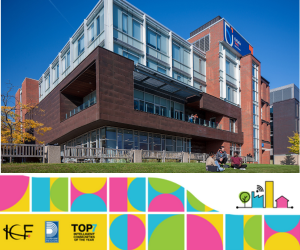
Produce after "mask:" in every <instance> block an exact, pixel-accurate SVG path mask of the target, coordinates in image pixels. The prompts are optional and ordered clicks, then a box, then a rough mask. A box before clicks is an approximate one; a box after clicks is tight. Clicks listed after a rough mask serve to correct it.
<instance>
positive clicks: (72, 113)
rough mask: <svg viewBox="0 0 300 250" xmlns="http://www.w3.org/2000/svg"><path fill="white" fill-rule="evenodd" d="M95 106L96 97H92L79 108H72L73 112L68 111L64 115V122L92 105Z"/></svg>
mask: <svg viewBox="0 0 300 250" xmlns="http://www.w3.org/2000/svg"><path fill="white" fill-rule="evenodd" d="M94 104H96V97H92V98H91V99H89V100H88V101H86V102H84V103H83V104H81V105H80V106H78V107H76V108H74V109H73V110H70V111H69V112H67V113H66V120H67V119H68V118H70V117H72V116H73V115H76V114H78V113H79V112H81V111H83V110H85V109H87V108H89V107H91V106H92V105H94Z"/></svg>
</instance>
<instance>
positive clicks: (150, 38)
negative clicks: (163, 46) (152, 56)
mask: <svg viewBox="0 0 300 250" xmlns="http://www.w3.org/2000/svg"><path fill="white" fill-rule="evenodd" d="M147 43H148V45H150V46H152V47H154V48H156V34H155V33H154V32H153V31H152V30H149V29H148V36H147Z"/></svg>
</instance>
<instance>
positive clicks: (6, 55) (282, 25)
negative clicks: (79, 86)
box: [1, 0, 299, 93]
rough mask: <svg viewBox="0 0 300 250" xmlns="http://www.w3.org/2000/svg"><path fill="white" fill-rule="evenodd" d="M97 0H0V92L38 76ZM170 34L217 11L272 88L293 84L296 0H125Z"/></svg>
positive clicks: (296, 70)
mask: <svg viewBox="0 0 300 250" xmlns="http://www.w3.org/2000/svg"><path fill="white" fill-rule="evenodd" d="M97 2H98V0H84V1H82V0H81V1H78V0H72V1H71V0H27V1H23V0H22V1H21V0H14V1H11V0H2V1H1V4H2V6H1V91H2V92H3V93H4V92H6V90H7V86H6V84H5V83H6V82H8V81H10V82H11V83H12V84H13V85H14V86H16V88H15V91H16V90H17V89H18V88H19V87H20V86H21V84H22V82H23V80H24V79H25V77H28V78H33V79H37V80H38V79H39V78H40V77H41V76H42V74H43V73H44V72H45V70H46V69H47V68H48V66H49V65H50V63H52V61H53V60H54V59H55V57H56V56H57V55H58V53H59V52H60V51H61V49H62V48H63V47H64V46H65V44H66V43H67V42H68V40H69V39H70V37H71V36H72V35H73V34H74V32H75V31H76V30H77V28H78V27H79V26H80V24H81V23H82V22H83V20H84V19H85V18H86V17H87V16H88V14H89V13H90V12H91V10H92V9H93V7H94V6H95V5H96V3H97ZM129 2H130V3H131V4H133V5H134V6H136V7H137V8H139V9H140V10H142V11H144V12H145V13H147V14H148V15H150V16H151V17H153V18H154V19H156V20H157V21H159V22H160V23H162V24H163V25H165V26H166V27H168V28H169V29H171V30H172V31H173V32H175V33H177V34H178V35H180V36H181V37H183V38H185V39H188V38H189V36H190V32H192V31H194V30H195V29H197V28H198V27H200V26H202V25H203V24H205V23H206V22H208V21H210V20H211V19H213V18H215V17H216V16H218V15H220V16H221V17H224V18H225V19H226V20H227V21H228V22H229V23H230V24H231V25H232V26H233V27H234V28H235V29H236V30H237V31H238V32H239V33H240V34H241V35H242V36H243V37H244V38H245V39H247V41H248V42H249V43H250V44H251V45H252V46H253V48H254V56H255V57H256V58H257V59H258V60H259V61H260V62H261V74H262V76H263V77H265V78H266V79H267V80H268V81H270V86H271V89H272V88H276V87H280V86H283V85H287V84H290V83H295V84H296V85H297V86H299V1H298V0H286V1H284V4H283V1H279V0H259V1H257V0H252V1H224V0H214V1H204V0H185V1H179V0H148V1H146V0H129Z"/></svg>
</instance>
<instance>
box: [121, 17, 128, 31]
mask: <svg viewBox="0 0 300 250" xmlns="http://www.w3.org/2000/svg"><path fill="white" fill-rule="evenodd" d="M122 21H123V22H122V29H123V32H125V33H126V34H127V33H128V16H127V15H126V14H124V13H123V14H122Z"/></svg>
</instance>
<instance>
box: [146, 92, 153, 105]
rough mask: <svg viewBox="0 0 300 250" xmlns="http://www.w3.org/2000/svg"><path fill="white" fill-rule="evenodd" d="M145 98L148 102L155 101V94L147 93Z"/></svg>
mask: <svg viewBox="0 0 300 250" xmlns="http://www.w3.org/2000/svg"><path fill="white" fill-rule="evenodd" d="M145 100H146V101H148V102H153V103H154V95H151V94H148V93H145Z"/></svg>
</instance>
